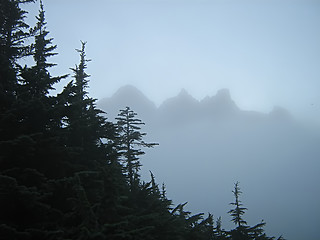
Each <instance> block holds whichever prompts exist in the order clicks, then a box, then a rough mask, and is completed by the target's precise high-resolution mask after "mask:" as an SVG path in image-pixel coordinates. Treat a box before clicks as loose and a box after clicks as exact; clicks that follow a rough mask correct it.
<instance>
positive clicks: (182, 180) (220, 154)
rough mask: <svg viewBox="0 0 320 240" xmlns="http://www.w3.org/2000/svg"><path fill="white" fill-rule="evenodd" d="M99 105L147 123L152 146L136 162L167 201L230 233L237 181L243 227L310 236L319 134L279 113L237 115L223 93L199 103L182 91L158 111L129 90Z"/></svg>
mask: <svg viewBox="0 0 320 240" xmlns="http://www.w3.org/2000/svg"><path fill="white" fill-rule="evenodd" d="M98 106H99V107H100V108H102V109H103V110H105V111H106V112H107V113H108V117H109V118H110V120H113V119H114V117H115V116H116V115H117V112H118V110H119V109H123V108H124V107H125V106H130V107H131V108H132V109H133V110H134V111H136V112H137V113H138V117H139V118H140V119H142V120H143V121H144V122H145V123H146V126H145V127H144V131H146V132H147V134H148V135H147V139H148V140H149V141H152V142H158V143H159V146H157V147H155V148H154V149H149V150H148V151H147V153H146V155H145V156H144V157H143V158H142V164H143V169H142V175H143V176H142V177H143V179H145V180H148V179H149V170H151V171H152V172H153V173H154V174H155V177H156V179H157V181H158V183H160V184H161V183H162V182H164V183H165V184H166V186H167V191H168V196H169V198H171V199H173V200H174V203H176V204H177V203H183V202H188V205H187V209H188V210H191V211H192V212H193V213H198V212H204V213H207V212H211V213H213V214H214V216H215V217H216V218H217V217H219V216H221V217H222V221H223V227H224V228H225V229H229V228H230V227H231V226H232V225H231V223H230V217H229V216H228V214H227V211H228V210H230V209H231V207H230V206H229V205H228V204H229V203H230V202H232V201H233V195H232V192H231V191H232V188H233V183H234V182H236V181H239V182H240V187H241V189H242V191H243V194H242V196H241V198H242V201H243V203H244V205H245V207H247V208H248V211H247V213H246V215H245V219H246V220H247V222H248V224H255V223H257V222H260V221H261V220H265V221H266V222H267V225H266V231H267V233H268V234H269V235H275V236H279V235H281V234H282V235H283V236H284V237H285V238H287V239H291V240H298V239H317V235H318V234H317V227H318V223H319V221H318V220H317V216H319V214H320V208H319V206H318V202H319V198H320V189H319V186H318V185H319V180H320V162H319V159H320V149H319V142H320V132H319V131H317V130H316V129H312V128H311V127H307V126H306V125H305V124H303V123H302V122H299V121H297V120H296V119H295V118H294V117H293V116H291V114H290V113H289V112H287V111H286V110H285V109H283V108H281V107H275V109H274V110H273V111H272V112H270V113H268V114H263V113H259V112H253V111H251V112H250V111H243V110H241V109H239V108H238V107H237V104H236V103H235V102H234V101H233V100H232V96H230V93H229V91H228V90H227V89H222V90H220V91H218V92H217V94H216V95H214V96H210V97H206V98H205V99H203V100H202V101H197V100H195V99H194V98H193V97H192V96H191V95H189V94H188V93H187V92H186V91H185V90H181V92H180V93H179V94H178V95H177V96H175V97H172V98H170V99H167V100H166V101H164V102H163V104H161V105H160V106H159V107H158V108H157V107H156V106H155V105H154V104H153V103H152V101H150V100H149V99H147V98H146V97H145V96H144V94H143V93H142V92H140V91H139V90H138V89H136V88H135V87H133V86H125V87H123V88H121V89H119V90H118V91H117V92H116V93H115V94H114V95H113V96H112V97H109V98H104V99H102V100H101V101H99V102H98Z"/></svg>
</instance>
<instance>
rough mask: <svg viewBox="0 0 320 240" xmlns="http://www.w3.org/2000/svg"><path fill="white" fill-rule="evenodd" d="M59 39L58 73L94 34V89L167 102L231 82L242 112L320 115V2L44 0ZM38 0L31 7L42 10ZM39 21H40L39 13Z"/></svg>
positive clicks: (105, 93) (90, 49)
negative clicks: (122, 90)
mask: <svg viewBox="0 0 320 240" xmlns="http://www.w3.org/2000/svg"><path fill="white" fill-rule="evenodd" d="M44 5H45V10H46V18H47V21H48V30H49V31H50V36H51V37H53V38H54V43H55V44H57V45H58V50H57V51H58V53H59V56H57V57H55V59H52V61H54V62H56V63H58V67H56V68H55V70H54V71H52V73H53V74H64V73H66V72H70V71H69V67H73V66H74V64H77V63H78V61H79V57H78V54H77V53H76V52H75V51H74V49H75V48H79V47H80V40H83V41H87V42H88V44H87V56H88V58H90V59H92V62H90V63H89V65H88V73H90V74H91V76H92V77H91V82H90V90H89V91H90V94H91V96H93V97H96V98H103V97H108V96H110V95H112V94H113V93H114V92H115V91H116V90H117V89H118V88H119V87H120V86H123V85H125V84H134V85H135V86H137V87H138V88H139V89H140V90H142V91H143V92H144V93H145V94H146V95H147V96H148V97H149V98H150V99H151V100H153V101H154V102H155V103H156V104H157V105H159V104H160V103H161V102H162V101H163V100H164V99H166V98H168V97H172V96H175V95H176V94H177V93H178V92H179V91H180V89H181V88H185V89H186V90H187V91H188V92H189V93H190V94H191V95H193V96H194V97H195V98H197V99H199V100H201V99H202V98H204V97H205V96H206V95H214V94H215V93H216V91H217V90H218V89H220V88H229V89H230V91H231V95H232V97H233V99H234V100H235V101H236V102H237V104H238V105H239V106H240V107H241V108H242V109H248V110H258V111H263V112H269V111H270V110H271V109H272V108H273V106H274V105H280V106H283V107H285V108H287V109H289V110H290V111H291V112H292V113H293V114H294V115H296V116H298V117H299V118H300V117H303V118H308V119H313V120H314V121H318V122H319V121H320V44H319V43H320V28H319V24H320V1H312V0H207V1H205V0H184V1H182V0H170V1H169V0H145V1H142V0H105V1H102V0H100V1H97V0H96V1H83V0H68V1H65V0H54V1H53V0H44ZM37 7H38V4H32V5H29V6H28V7H27V9H29V10H30V13H31V14H37ZM30 21H31V20H30Z"/></svg>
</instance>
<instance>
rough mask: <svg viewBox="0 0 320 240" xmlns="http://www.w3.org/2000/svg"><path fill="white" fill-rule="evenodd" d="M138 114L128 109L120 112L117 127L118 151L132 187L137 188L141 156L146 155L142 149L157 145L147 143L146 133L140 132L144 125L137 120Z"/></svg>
mask: <svg viewBox="0 0 320 240" xmlns="http://www.w3.org/2000/svg"><path fill="white" fill-rule="evenodd" d="M136 115H137V113H135V112H134V111H133V110H131V109H130V108H129V107H126V108H125V109H123V110H120V113H119V114H118V117H117V118H116V120H117V126H118V132H119V135H120V137H119V142H118V149H119V153H120V154H121V157H122V161H123V162H124V170H125V173H126V175H127V178H128V181H129V184H130V186H131V187H133V186H137V184H138V183H139V179H140V175H139V170H140V167H141V163H140V160H139V156H141V155H143V154H145V152H144V151H142V150H141V147H147V148H151V147H154V146H156V145H158V144H157V143H146V142H145V141H144V140H143V137H144V136H145V135H146V133H142V132H140V130H141V127H140V126H141V125H144V124H145V123H143V122H142V121H141V120H140V119H138V118H136Z"/></svg>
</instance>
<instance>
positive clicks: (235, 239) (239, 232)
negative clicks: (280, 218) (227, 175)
mask: <svg viewBox="0 0 320 240" xmlns="http://www.w3.org/2000/svg"><path fill="white" fill-rule="evenodd" d="M232 192H233V195H234V197H235V201H234V202H232V203H230V204H231V205H233V206H235V207H234V209H231V210H230V211H229V212H228V213H229V214H230V215H231V217H232V220H231V221H232V222H233V223H234V224H235V225H236V226H237V227H236V228H235V229H232V230H231V231H229V235H230V237H231V239H232V240H250V239H254V240H258V239H259V240H272V239H274V237H268V236H267V235H266V234H265V232H264V229H263V227H264V226H265V225H266V223H265V222H263V221H261V223H258V224H256V225H254V226H253V227H250V226H248V225H247V222H246V221H245V220H244V219H243V215H244V213H245V211H246V210H247V208H245V207H243V204H242V203H241V201H240V194H241V193H242V192H241V191H240V187H239V182H236V183H235V185H234V190H233V191H232ZM280 239H282V237H280V238H278V240H280Z"/></svg>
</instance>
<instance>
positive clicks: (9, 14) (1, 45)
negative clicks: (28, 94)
mask: <svg viewBox="0 0 320 240" xmlns="http://www.w3.org/2000/svg"><path fill="white" fill-rule="evenodd" d="M28 2H33V0H24V1H22V0H1V1H0V117H3V115H4V114H5V112H6V110H8V108H9V107H10V106H11V104H12V103H13V102H14V101H15V96H16V91H17V84H18V81H17V74H18V69H17V66H18V60H19V59H20V58H22V57H25V56H27V55H29V53H30V45H26V44H25V43H26V40H27V39H28V38H29V37H30V33H29V26H28V24H26V23H25V21H24V18H25V17H26V13H27V12H26V11H24V10H22V9H21V8H20V4H21V3H28ZM0 135H1V134H0Z"/></svg>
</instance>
